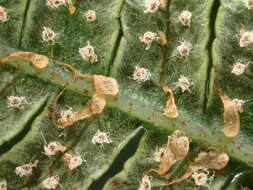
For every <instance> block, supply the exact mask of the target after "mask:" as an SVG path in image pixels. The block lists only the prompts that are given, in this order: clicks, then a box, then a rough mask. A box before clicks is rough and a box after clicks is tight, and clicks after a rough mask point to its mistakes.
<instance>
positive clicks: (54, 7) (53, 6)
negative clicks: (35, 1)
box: [46, 0, 67, 9]
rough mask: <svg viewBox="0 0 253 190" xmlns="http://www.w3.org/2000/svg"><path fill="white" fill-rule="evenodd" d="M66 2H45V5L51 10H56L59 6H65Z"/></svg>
mask: <svg viewBox="0 0 253 190" xmlns="http://www.w3.org/2000/svg"><path fill="white" fill-rule="evenodd" d="M66 4H67V1H66V0H46V5H47V6H48V7H50V8H52V9H56V8H58V7H59V6H61V5H66Z"/></svg>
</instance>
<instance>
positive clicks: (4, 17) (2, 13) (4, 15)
mask: <svg viewBox="0 0 253 190" xmlns="http://www.w3.org/2000/svg"><path fill="white" fill-rule="evenodd" d="M8 20H9V18H8V11H7V9H6V8H4V7H3V6H0V21H1V22H6V21H8Z"/></svg>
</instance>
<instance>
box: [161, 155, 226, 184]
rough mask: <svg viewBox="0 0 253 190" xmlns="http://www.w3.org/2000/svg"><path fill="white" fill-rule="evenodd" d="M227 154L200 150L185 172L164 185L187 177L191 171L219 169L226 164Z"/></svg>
mask: <svg viewBox="0 0 253 190" xmlns="http://www.w3.org/2000/svg"><path fill="white" fill-rule="evenodd" d="M228 161H229V156H228V155H227V154H226V153H223V152H215V151H210V152H201V153H199V154H198V156H197V158H196V159H195V160H194V163H192V164H190V166H189V167H188V169H187V170H186V172H185V174H184V175H183V176H182V177H180V178H178V179H174V180H172V181H169V182H168V183H166V184H165V186H169V185H172V184H174V183H179V182H181V181H184V180H186V179H188V178H189V177H190V176H191V175H192V173H193V172H195V171H198V170H201V169H214V170H221V169H223V168H224V167H226V165H227V164H228Z"/></svg>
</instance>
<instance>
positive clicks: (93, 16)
mask: <svg viewBox="0 0 253 190" xmlns="http://www.w3.org/2000/svg"><path fill="white" fill-rule="evenodd" d="M84 17H85V18H86V20H87V21H89V22H93V21H95V20H96V18H97V16H96V12H95V11H93V10H88V11H86V12H85V13H84Z"/></svg>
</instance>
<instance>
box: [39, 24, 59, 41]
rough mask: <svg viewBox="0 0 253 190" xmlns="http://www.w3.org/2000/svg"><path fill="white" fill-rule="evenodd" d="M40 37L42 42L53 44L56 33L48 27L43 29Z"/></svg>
mask: <svg viewBox="0 0 253 190" xmlns="http://www.w3.org/2000/svg"><path fill="white" fill-rule="evenodd" d="M41 37H42V40H43V41H44V42H54V40H55V37H56V33H55V32H54V31H53V30H52V29H51V28H49V27H43V31H42V33H41Z"/></svg>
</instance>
